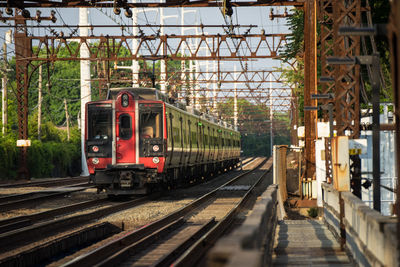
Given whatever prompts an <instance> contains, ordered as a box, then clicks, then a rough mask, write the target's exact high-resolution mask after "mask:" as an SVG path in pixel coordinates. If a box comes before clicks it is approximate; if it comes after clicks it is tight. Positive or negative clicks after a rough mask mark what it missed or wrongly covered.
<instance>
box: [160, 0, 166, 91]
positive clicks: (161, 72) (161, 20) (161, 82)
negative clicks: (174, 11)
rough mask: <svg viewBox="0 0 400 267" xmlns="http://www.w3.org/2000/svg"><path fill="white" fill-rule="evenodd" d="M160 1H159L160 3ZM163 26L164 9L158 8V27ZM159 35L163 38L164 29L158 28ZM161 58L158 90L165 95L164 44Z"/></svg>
mask: <svg viewBox="0 0 400 267" xmlns="http://www.w3.org/2000/svg"><path fill="white" fill-rule="evenodd" d="M161 2H162V0H160V3H161ZM163 25H164V9H163V8H162V7H160V26H163ZM160 35H161V36H164V27H160ZM160 49H161V56H162V59H161V61H160V89H161V93H164V94H166V93H167V86H166V80H167V74H166V73H167V70H166V69H167V64H166V60H165V59H164V56H165V53H164V44H162V45H161V47H160Z"/></svg>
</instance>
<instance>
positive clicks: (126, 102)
mask: <svg viewBox="0 0 400 267" xmlns="http://www.w3.org/2000/svg"><path fill="white" fill-rule="evenodd" d="M122 106H123V107H124V108H126V107H127V106H129V96H128V95H127V94H123V95H122Z"/></svg>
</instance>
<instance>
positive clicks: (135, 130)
mask: <svg viewBox="0 0 400 267" xmlns="http://www.w3.org/2000/svg"><path fill="white" fill-rule="evenodd" d="M164 114H165V105H164V103H163V102H162V101H157V100H144V99H140V98H139V97H137V96H135V95H134V94H132V93H130V92H129V91H128V90H127V91H120V92H119V93H118V94H116V95H115V97H114V98H113V99H110V100H105V101H98V102H90V103H88V104H87V106H86V116H87V117H86V126H87V128H86V159H87V164H88V169H89V173H90V175H91V179H92V181H93V183H94V184H95V185H96V187H97V188H98V189H99V190H103V189H104V190H106V192H107V194H108V195H133V194H146V193H149V191H151V190H152V189H153V188H154V187H156V186H158V185H159V184H162V181H163V180H164V177H165V175H164V163H165V155H166V152H167V151H166V150H167V147H166V143H167V142H166V131H165V129H164V127H165V123H164V121H165V115H164Z"/></svg>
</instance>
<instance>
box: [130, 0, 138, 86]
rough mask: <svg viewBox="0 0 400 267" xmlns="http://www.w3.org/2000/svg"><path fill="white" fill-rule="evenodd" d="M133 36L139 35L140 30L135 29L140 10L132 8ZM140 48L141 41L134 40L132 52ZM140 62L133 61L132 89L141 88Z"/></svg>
mask: <svg viewBox="0 0 400 267" xmlns="http://www.w3.org/2000/svg"><path fill="white" fill-rule="evenodd" d="M132 3H136V0H132ZM131 10H132V25H133V27H132V35H133V36H138V35H139V28H138V27H135V26H136V25H137V24H138V10H137V8H132V9H131ZM138 47H139V39H137V38H133V39H132V51H136V50H137V49H138ZM139 70H140V66H139V61H138V60H137V59H134V60H132V87H139V86H140V84H139Z"/></svg>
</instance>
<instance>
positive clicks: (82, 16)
mask: <svg viewBox="0 0 400 267" xmlns="http://www.w3.org/2000/svg"><path fill="white" fill-rule="evenodd" d="M79 25H89V23H88V9H87V8H79ZM79 33H80V36H89V28H88V27H82V28H80V30H79ZM80 55H81V57H82V58H89V57H90V51H89V48H88V47H87V46H86V45H82V46H81V47H80ZM90 101H91V88H90V60H81V154H82V173H81V176H88V175H89V170H88V167H87V163H86V156H85V125H86V115H85V114H86V103H87V102H90Z"/></svg>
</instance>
